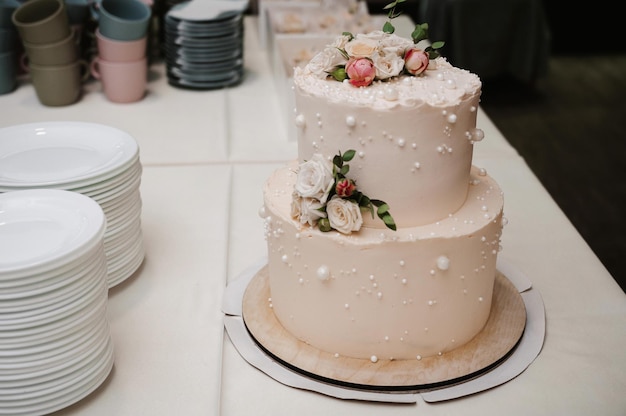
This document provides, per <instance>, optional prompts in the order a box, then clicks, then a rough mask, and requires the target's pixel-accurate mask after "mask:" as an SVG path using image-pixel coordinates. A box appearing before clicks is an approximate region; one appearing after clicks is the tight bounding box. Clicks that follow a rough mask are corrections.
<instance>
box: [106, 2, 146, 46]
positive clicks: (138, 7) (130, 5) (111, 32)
mask: <svg viewBox="0 0 626 416" xmlns="http://www.w3.org/2000/svg"><path fill="white" fill-rule="evenodd" d="M97 9H98V28H99V30H100V33H101V34H102V35H103V36H105V37H107V38H110V39H115V40H137V39H140V38H143V37H145V36H146V35H147V33H148V27H149V25H150V19H151V17H152V9H151V8H150V6H148V5H147V4H145V3H143V2H142V1H140V0H102V1H101V2H100V3H97Z"/></svg>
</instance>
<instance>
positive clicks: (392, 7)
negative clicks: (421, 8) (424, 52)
mask: <svg viewBox="0 0 626 416" xmlns="http://www.w3.org/2000/svg"><path fill="white" fill-rule="evenodd" d="M405 1H406V0H395V1H392V2H391V3H389V4H388V5H386V6H385V7H383V10H388V12H387V17H388V18H389V20H387V21H386V22H385V24H384V25H383V32H385V33H393V32H395V31H396V28H395V27H394V26H393V25H392V24H391V20H393V19H395V18H396V17H398V16H400V15H401V14H402V12H401V11H400V12H396V6H397V5H399V4H400V3H404V2H405Z"/></svg>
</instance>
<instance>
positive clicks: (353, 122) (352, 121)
mask: <svg viewBox="0 0 626 416" xmlns="http://www.w3.org/2000/svg"><path fill="white" fill-rule="evenodd" d="M346 124H347V125H348V127H354V126H356V119H355V118H354V117H353V116H348V117H346Z"/></svg>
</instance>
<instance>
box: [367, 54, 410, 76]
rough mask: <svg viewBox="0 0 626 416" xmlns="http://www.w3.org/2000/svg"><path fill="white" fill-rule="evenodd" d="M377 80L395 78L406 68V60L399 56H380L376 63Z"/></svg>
mask: <svg viewBox="0 0 626 416" xmlns="http://www.w3.org/2000/svg"><path fill="white" fill-rule="evenodd" d="M374 66H375V67H376V78H378V79H387V78H391V77H395V76H396V75H399V74H400V72H402V69H403V68H404V59H402V57H401V56H398V55H387V56H380V57H378V58H377V59H376V60H375V61H374Z"/></svg>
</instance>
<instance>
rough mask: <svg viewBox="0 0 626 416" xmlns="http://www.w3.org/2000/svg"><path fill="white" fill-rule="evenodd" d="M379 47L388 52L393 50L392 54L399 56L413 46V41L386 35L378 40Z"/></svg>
mask: <svg viewBox="0 0 626 416" xmlns="http://www.w3.org/2000/svg"><path fill="white" fill-rule="evenodd" d="M380 45H381V48H382V49H385V50H390V51H391V50H394V51H396V52H394V53H399V54H401V53H402V51H404V50H405V49H407V48H410V47H412V46H414V45H413V41H411V40H410V39H407V38H403V37H401V36H398V35H394V34H388V35H386V36H384V37H382V38H381V40H380Z"/></svg>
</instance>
